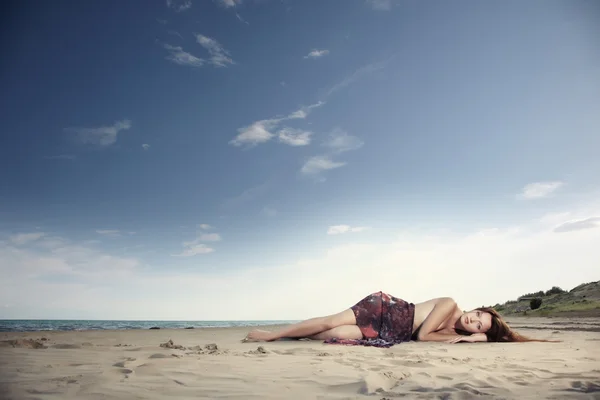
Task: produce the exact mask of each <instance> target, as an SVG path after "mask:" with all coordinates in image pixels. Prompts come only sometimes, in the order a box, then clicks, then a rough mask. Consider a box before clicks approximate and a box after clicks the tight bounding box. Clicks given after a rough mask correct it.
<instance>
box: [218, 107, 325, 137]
mask: <svg viewBox="0 0 600 400" xmlns="http://www.w3.org/2000/svg"><path fill="white" fill-rule="evenodd" d="M324 104H325V103H324V102H322V101H319V102H318V103H315V104H311V105H309V106H303V107H300V108H299V109H298V110H296V111H293V112H291V113H289V114H288V115H287V116H285V117H279V118H277V117H276V118H270V119H263V120H260V121H255V122H253V123H252V124H250V125H248V126H245V127H243V128H239V129H238V135H237V136H236V137H235V138H233V139H232V140H230V141H229V144H231V145H233V146H243V145H247V146H250V147H252V146H256V145H258V144H260V143H266V142H268V141H269V140H271V139H272V138H273V137H275V136H276V135H275V133H273V131H274V130H275V129H277V127H278V126H279V125H280V124H281V122H283V121H287V120H292V119H305V118H306V117H308V115H309V114H310V112H311V111H312V110H313V109H315V108H318V107H321V106H322V105H324ZM288 129H291V128H288ZM284 136H285V135H284ZM309 136H310V135H309ZM281 142H282V143H285V144H292V142H294V141H293V140H289V141H287V140H286V138H284V139H283V140H281Z"/></svg>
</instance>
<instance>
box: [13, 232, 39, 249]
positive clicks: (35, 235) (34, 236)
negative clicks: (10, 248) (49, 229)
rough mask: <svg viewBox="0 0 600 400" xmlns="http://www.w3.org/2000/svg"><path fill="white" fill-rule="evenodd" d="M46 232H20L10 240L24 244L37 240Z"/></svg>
mask: <svg viewBox="0 0 600 400" xmlns="http://www.w3.org/2000/svg"><path fill="white" fill-rule="evenodd" d="M45 235H46V234H45V233H43V232H32V233H18V234H16V235H12V236H11V237H10V238H9V240H10V242H11V243H12V244H15V245H17V246H22V245H24V244H27V243H29V242H35V241H36V240H38V239H41V238H42V237H44V236H45Z"/></svg>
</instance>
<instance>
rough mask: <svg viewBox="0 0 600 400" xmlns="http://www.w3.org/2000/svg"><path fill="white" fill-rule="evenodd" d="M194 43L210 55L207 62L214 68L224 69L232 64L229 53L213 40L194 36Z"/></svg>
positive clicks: (197, 35)
mask: <svg viewBox="0 0 600 400" xmlns="http://www.w3.org/2000/svg"><path fill="white" fill-rule="evenodd" d="M196 41H197V42H198V44H200V46H202V47H204V48H205V49H206V50H207V51H208V53H209V54H210V59H209V62H210V63H211V64H212V65H214V66H215V67H226V66H227V65H228V64H230V65H231V64H234V62H233V60H232V59H231V58H230V57H229V52H228V51H227V50H225V49H224V48H223V46H221V44H220V43H219V42H217V41H216V40H215V39H212V38H209V37H208V36H204V35H200V34H196Z"/></svg>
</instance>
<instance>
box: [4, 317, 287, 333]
mask: <svg viewBox="0 0 600 400" xmlns="http://www.w3.org/2000/svg"><path fill="white" fill-rule="evenodd" d="M294 322H297V321H295V320H241V321H193V320H181V321H164V320H93V319H89V320H84V319H0V332H33V331H36V332H37V331H87V330H124V329H150V328H154V327H156V328H161V329H185V328H188V329H190V328H194V329H201V328H235V327H252V326H263V325H279V324H289V323H294Z"/></svg>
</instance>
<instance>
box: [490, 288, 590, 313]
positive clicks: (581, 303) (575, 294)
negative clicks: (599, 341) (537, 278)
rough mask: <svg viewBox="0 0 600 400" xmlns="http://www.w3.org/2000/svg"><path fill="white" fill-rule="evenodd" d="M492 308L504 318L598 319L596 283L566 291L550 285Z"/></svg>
mask: <svg viewBox="0 0 600 400" xmlns="http://www.w3.org/2000/svg"><path fill="white" fill-rule="evenodd" d="M494 309H495V310H496V311H498V312H499V313H501V314H502V315H505V316H519V315H524V316H532V317H570V316H579V317H600V281H596V282H589V283H583V284H581V285H579V286H576V287H574V288H573V289H571V290H569V291H566V290H563V289H561V288H560V287H558V286H554V287H552V288H551V289H548V290H546V291H543V290H540V291H538V292H534V293H527V294H524V295H522V296H519V298H518V299H517V300H509V301H507V302H506V303H504V304H496V305H495V306H494Z"/></svg>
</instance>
